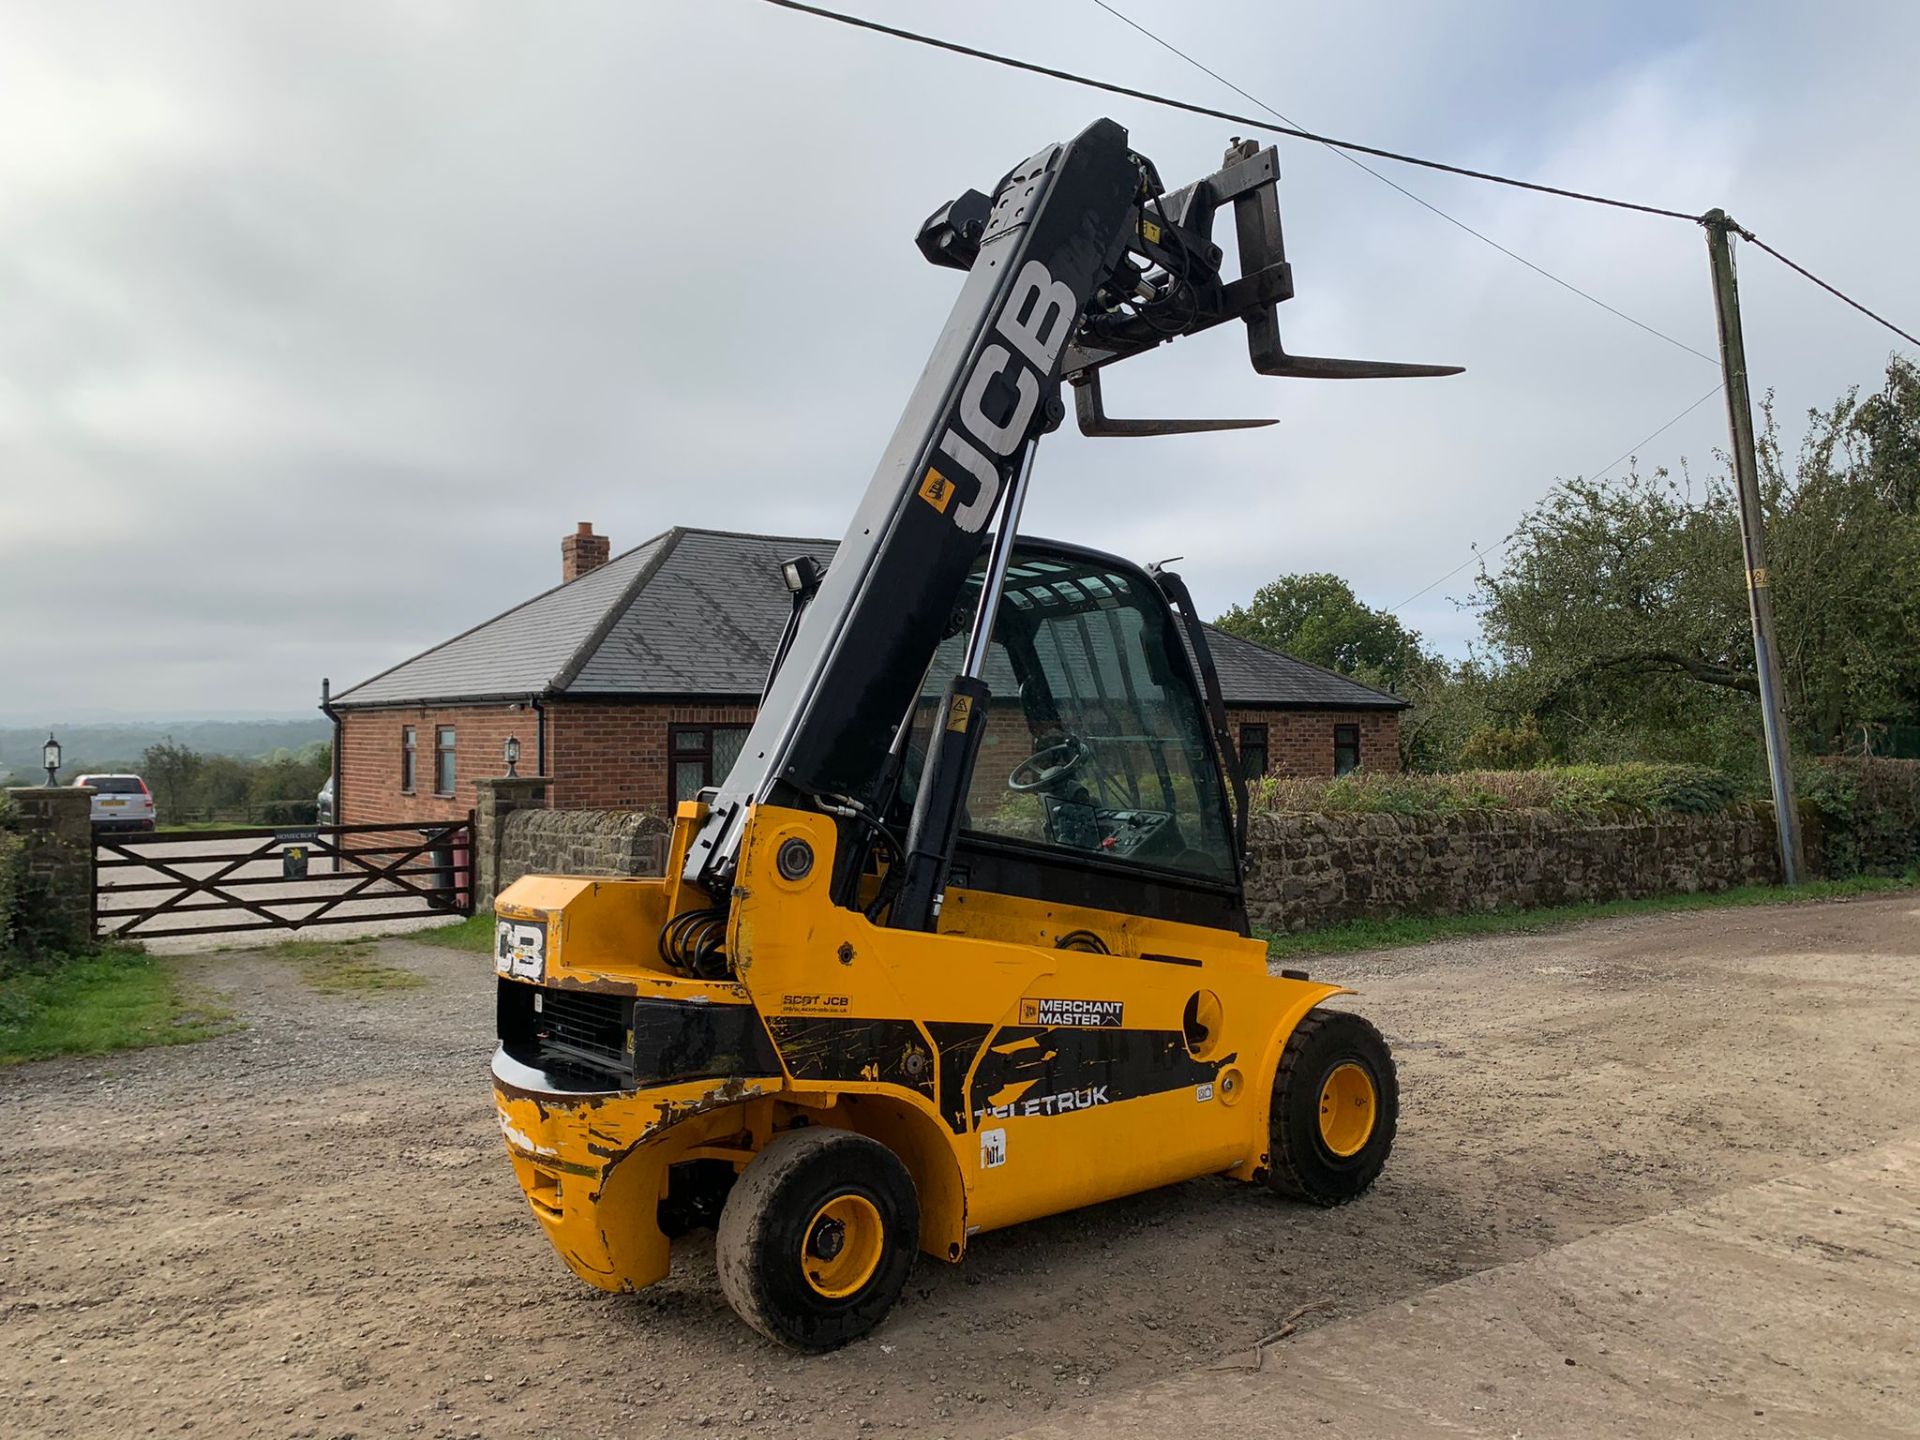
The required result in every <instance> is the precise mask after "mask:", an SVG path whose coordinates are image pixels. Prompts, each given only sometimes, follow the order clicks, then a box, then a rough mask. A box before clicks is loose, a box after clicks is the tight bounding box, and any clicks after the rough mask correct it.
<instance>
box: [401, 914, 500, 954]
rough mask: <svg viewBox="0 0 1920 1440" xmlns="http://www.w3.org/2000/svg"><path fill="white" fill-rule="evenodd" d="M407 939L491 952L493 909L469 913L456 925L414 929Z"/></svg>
mask: <svg viewBox="0 0 1920 1440" xmlns="http://www.w3.org/2000/svg"><path fill="white" fill-rule="evenodd" d="M407 939H409V940H411V941H413V943H414V944H416V945H443V946H445V947H446V948H447V949H449V950H471V951H473V952H474V954H476V955H491V954H492V953H493V911H491V910H486V911H482V912H481V913H480V914H478V915H469V916H468V917H467V918H466V919H464V920H462V921H461V922H460V923H459V924H458V925H436V926H435V927H434V928H433V929H431V930H415V931H411V932H410V933H409V934H408V935H407Z"/></svg>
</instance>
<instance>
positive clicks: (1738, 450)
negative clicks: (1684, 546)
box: [1700, 210, 1806, 885]
mask: <svg viewBox="0 0 1920 1440" xmlns="http://www.w3.org/2000/svg"><path fill="white" fill-rule="evenodd" d="M1700 222H1701V224H1703V225H1704V226H1706V230H1707V255H1708V258H1709V259H1710V260H1711V261H1712V262H1713V306H1714V315H1715V318H1716V319H1717V320H1718V321H1719V326H1720V372H1721V374H1722V375H1723V376H1724V377H1725V380H1726V392H1727V432H1728V434H1729V435H1730V436H1731V437H1732V439H1733V475H1734V481H1735V486H1736V488H1737V489H1738V491H1739V493H1740V543H1741V546H1742V547H1743V548H1744V549H1745V551H1746V559H1747V611H1748V613H1749V614H1750V615H1751V616H1752V618H1753V666H1754V672H1755V674H1756V676H1757V677H1758V679H1759V682H1760V722H1761V726H1762V728H1763V729H1764V731H1765V733H1766V740H1767V773H1768V775H1769V777H1770V778H1771V779H1772V782H1773V814H1774V823H1775V825H1776V826H1777V828H1778V830H1779V835H1780V878H1781V879H1782V880H1784V881H1785V882H1786V883H1787V884H1789V885H1798V884H1799V883H1800V879H1801V876H1802V874H1803V873H1804V871H1805V868H1806V863H1805V857H1804V856H1803V855H1802V853H1801V849H1800V816H1799V813H1798V812H1797V811H1796V810H1795V809H1794V801H1793V755H1792V751H1791V748H1790V746H1789V743H1788V739H1787V706H1786V697H1785V696H1784V695H1783V694H1782V693H1781V689H1780V648H1779V646H1778V645H1777V644H1775V642H1774V638H1773V595H1772V590H1771V584H1770V577H1769V575H1768V573H1767V536H1766V527H1765V524H1764V521H1763V519H1762V516H1761V513H1760V467H1759V463H1758V461H1757V460H1756V458H1755V456H1754V449H1753V397H1752V395H1751V394H1750V393H1749V392H1748V389H1747V347H1746V341H1745V340H1744V339H1743V338H1742V336H1741V334H1740V286H1739V281H1738V280H1737V279H1736V278H1735V276H1734V273H1733V246H1732V243H1731V241H1730V240H1729V239H1728V236H1729V235H1744V234H1745V233H1746V232H1745V231H1743V230H1742V229H1741V228H1740V227H1739V226H1738V225H1736V224H1735V223H1734V222H1733V221H1732V219H1730V218H1729V217H1728V215H1727V212H1726V211H1724V210H1709V211H1708V212H1707V213H1706V214H1705V215H1703V216H1701V217H1700Z"/></svg>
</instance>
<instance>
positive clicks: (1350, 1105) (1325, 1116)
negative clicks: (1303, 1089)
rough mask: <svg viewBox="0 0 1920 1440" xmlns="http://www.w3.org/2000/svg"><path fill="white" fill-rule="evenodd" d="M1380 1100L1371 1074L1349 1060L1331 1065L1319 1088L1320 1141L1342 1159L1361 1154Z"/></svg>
mask: <svg viewBox="0 0 1920 1440" xmlns="http://www.w3.org/2000/svg"><path fill="white" fill-rule="evenodd" d="M1378 1109H1379V1100H1378V1099H1377V1098H1376V1097H1375V1095H1374V1093H1373V1077H1372V1076H1371V1075H1369V1074H1367V1072H1366V1071H1365V1070H1364V1069H1362V1068H1361V1067H1360V1066H1358V1065H1356V1064H1354V1063H1353V1062H1352V1061H1351V1060H1349V1061H1347V1062H1346V1063H1345V1064H1344V1065H1336V1066H1334V1067H1333V1073H1332V1074H1331V1075H1329V1076H1327V1079H1326V1083H1325V1084H1324V1085H1322V1086H1321V1087H1320V1140H1321V1143H1322V1144H1324V1145H1325V1146H1326V1147H1327V1149H1329V1150H1331V1151H1332V1152H1333V1153H1334V1154H1336V1155H1338V1156H1339V1157H1340V1158H1341V1159H1342V1160H1344V1159H1346V1158H1347V1157H1348V1156H1349V1155H1357V1154H1359V1153H1360V1150H1361V1147H1362V1146H1364V1145H1365V1144H1366V1143H1367V1141H1368V1139H1369V1138H1371V1136H1372V1135H1373V1117H1374V1114H1375V1112H1376V1111H1377V1110H1378Z"/></svg>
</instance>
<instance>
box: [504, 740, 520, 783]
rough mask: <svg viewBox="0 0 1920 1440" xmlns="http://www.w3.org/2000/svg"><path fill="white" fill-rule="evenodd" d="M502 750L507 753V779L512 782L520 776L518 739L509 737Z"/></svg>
mask: <svg viewBox="0 0 1920 1440" xmlns="http://www.w3.org/2000/svg"><path fill="white" fill-rule="evenodd" d="M504 748H505V749H506V752H507V778H508V779H509V780H513V779H516V778H518V776H519V774H520V737H519V736H518V735H509V736H508V737H507V743H506V746H505V747H504Z"/></svg>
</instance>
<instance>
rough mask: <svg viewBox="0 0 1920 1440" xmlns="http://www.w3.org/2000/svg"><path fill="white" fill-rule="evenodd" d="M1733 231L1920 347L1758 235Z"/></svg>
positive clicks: (1914, 341) (1898, 329)
mask: <svg viewBox="0 0 1920 1440" xmlns="http://www.w3.org/2000/svg"><path fill="white" fill-rule="evenodd" d="M1734 229H1735V230H1736V231H1738V232H1739V235H1740V238H1741V239H1743V240H1745V241H1747V242H1748V243H1749V244H1753V245H1757V246H1759V247H1760V248H1761V249H1762V250H1764V251H1766V252H1767V254H1769V255H1771V256H1772V257H1773V258H1774V259H1776V260H1778V261H1779V262H1780V263H1781V264H1782V265H1784V266H1786V267H1787V268H1788V269H1789V270H1793V271H1797V272H1798V273H1799V274H1801V275H1804V276H1805V277H1806V278H1807V279H1809V280H1811V281H1812V282H1813V283H1814V284H1816V285H1818V286H1819V287H1820V288H1821V289H1822V290H1824V291H1826V292H1827V293H1828V294H1829V295H1831V296H1833V297H1834V298H1835V299H1837V300H1841V301H1844V302H1845V303H1846V304H1848V305H1851V306H1852V307H1853V308H1854V309H1856V310H1858V311H1859V312H1860V313H1861V314H1862V315H1864V316H1866V317H1867V318H1868V319H1869V320H1876V321H1878V322H1879V323H1880V324H1882V325H1884V326H1886V327H1887V329H1889V330H1891V331H1892V332H1893V333H1894V334H1896V335H1898V336H1899V337H1900V338H1901V339H1902V340H1906V341H1909V342H1911V343H1912V344H1915V345H1920V339H1916V338H1915V337H1914V336H1912V335H1909V334H1908V333H1907V332H1906V331H1905V330H1902V329H1901V328H1900V327H1899V326H1898V325H1896V324H1894V323H1893V322H1892V321H1891V320H1889V319H1887V318H1886V317H1885V316H1884V315H1876V314H1874V313H1873V311H1871V310H1869V309H1868V308H1867V307H1866V306H1864V305H1862V304H1861V303H1860V302H1859V301H1858V300H1856V299H1854V298H1853V297H1852V296H1851V295H1849V294H1847V293H1846V292H1845V291H1844V290H1837V289H1835V288H1834V287H1833V286H1831V285H1829V284H1828V283H1827V282H1826V281H1824V280H1822V279H1821V278H1820V277H1819V276H1818V275H1816V274H1814V273H1813V272H1812V271H1811V270H1809V269H1807V267H1806V266H1804V265H1802V264H1799V263H1798V262H1797V261H1793V260H1789V259H1788V258H1787V257H1786V256H1784V255H1782V254H1781V253H1780V252H1779V251H1778V250H1776V249H1774V248H1773V246H1771V245H1769V244H1767V242H1766V241H1764V240H1762V239H1761V238H1760V237H1759V236H1758V235H1755V234H1754V233H1753V232H1752V231H1751V230H1741V229H1740V227H1739V226H1737V225H1736V226H1735V227H1734Z"/></svg>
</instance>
